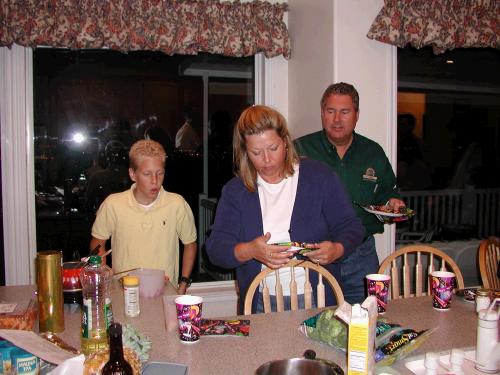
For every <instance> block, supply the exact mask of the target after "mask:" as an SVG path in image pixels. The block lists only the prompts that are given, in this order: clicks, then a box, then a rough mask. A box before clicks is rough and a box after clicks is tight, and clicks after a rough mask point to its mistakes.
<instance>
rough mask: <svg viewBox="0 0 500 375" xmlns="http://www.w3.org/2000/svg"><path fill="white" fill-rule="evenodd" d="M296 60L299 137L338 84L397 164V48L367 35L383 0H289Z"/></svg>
mask: <svg viewBox="0 0 500 375" xmlns="http://www.w3.org/2000/svg"><path fill="white" fill-rule="evenodd" d="M288 3H289V8H290V10H289V16H288V20H289V22H288V27H289V31H290V35H291V39H292V58H291V60H290V61H289V62H288V87H289V90H288V104H289V108H288V121H289V124H290V128H291V132H292V135H293V136H294V137H297V136H301V135H304V134H307V133H311V132H314V131H317V130H319V129H321V122H320V105H319V100H320V98H321V95H322V93H323V91H324V90H325V88H326V87H327V86H328V85H329V84H330V83H333V82H340V81H344V82H348V83H351V84H353V85H354V86H355V87H356V88H357V90H358V92H359V95H360V119H359V122H358V125H357V128H356V130H357V131H358V132H359V133H361V134H363V135H366V136H367V137H369V138H372V139H373V140H375V141H376V142H378V143H380V145H381V146H382V147H383V148H384V150H385V151H386V154H387V155H388V157H389V159H390V160H391V162H392V164H393V165H395V157H396V152H395V150H396V137H395V131H394V130H393V129H395V117H394V114H395V113H396V94H397V87H396V85H397V76H396V67H397V66H396V48H395V47H392V46H389V45H387V44H383V43H380V42H377V41H374V40H371V39H368V38H367V37H366V34H367V32H368V30H369V28H370V26H371V24H372V22H373V20H374V19H375V17H376V15H377V14H378V12H379V10H380V9H381V8H382V6H383V0H333V1H332V0H314V1H310V0H289V1H288ZM393 229H394V228H393V227H390V226H386V230H385V233H384V234H383V235H377V236H376V241H377V251H378V254H379V259H383V258H385V257H386V256H387V255H388V254H389V253H390V252H391V251H392V250H393V247H394V233H393Z"/></svg>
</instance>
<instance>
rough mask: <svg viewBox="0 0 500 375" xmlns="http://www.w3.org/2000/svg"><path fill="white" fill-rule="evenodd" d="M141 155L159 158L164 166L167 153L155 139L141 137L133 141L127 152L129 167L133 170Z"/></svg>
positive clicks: (137, 165)
mask: <svg viewBox="0 0 500 375" xmlns="http://www.w3.org/2000/svg"><path fill="white" fill-rule="evenodd" d="M143 157H150V158H160V159H161V161H162V162H163V166H165V160H166V159H167V154H166V153H165V150H164V149H163V147H162V145H161V144H159V143H158V142H156V141H152V140H145V139H141V140H140V141H137V142H135V143H134V144H133V145H132V147H130V151H129V153H128V158H129V164H130V168H132V169H133V170H134V171H135V170H136V169H137V168H138V167H139V160H140V159H141V158H143Z"/></svg>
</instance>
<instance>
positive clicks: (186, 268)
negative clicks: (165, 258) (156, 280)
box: [173, 242, 196, 294]
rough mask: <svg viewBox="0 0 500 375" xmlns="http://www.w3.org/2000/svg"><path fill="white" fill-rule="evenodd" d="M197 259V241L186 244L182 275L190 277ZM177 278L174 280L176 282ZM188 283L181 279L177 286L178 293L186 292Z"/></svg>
mask: <svg viewBox="0 0 500 375" xmlns="http://www.w3.org/2000/svg"><path fill="white" fill-rule="evenodd" d="M195 261H196V242H191V243H188V244H185V245H184V253H183V256H182V272H181V277H186V278H188V279H189V278H190V277H191V272H192V271H193V267H194V262H195ZM176 281H177V280H173V282H176ZM188 286H189V285H188V284H187V282H185V281H181V282H180V283H179V286H178V288H177V294H186V290H187V288H188Z"/></svg>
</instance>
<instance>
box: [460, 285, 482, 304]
mask: <svg viewBox="0 0 500 375" xmlns="http://www.w3.org/2000/svg"><path fill="white" fill-rule="evenodd" d="M476 290H477V288H465V289H458V290H457V292H456V295H457V296H458V297H462V298H463V300H464V301H467V302H474V301H475V300H476Z"/></svg>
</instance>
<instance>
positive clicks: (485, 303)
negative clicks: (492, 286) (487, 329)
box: [476, 289, 491, 312]
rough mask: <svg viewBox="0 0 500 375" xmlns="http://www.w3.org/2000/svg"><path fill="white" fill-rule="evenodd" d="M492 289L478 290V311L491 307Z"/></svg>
mask: <svg viewBox="0 0 500 375" xmlns="http://www.w3.org/2000/svg"><path fill="white" fill-rule="evenodd" d="M490 303H491V300H490V291H489V290H488V289H478V290H476V312H479V311H481V310H484V309H487V308H488V307H490Z"/></svg>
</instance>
